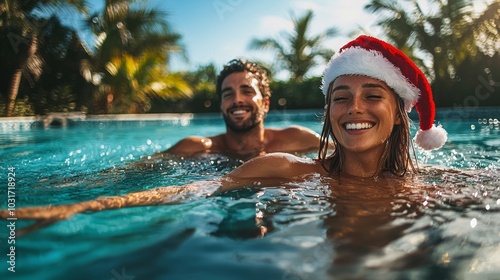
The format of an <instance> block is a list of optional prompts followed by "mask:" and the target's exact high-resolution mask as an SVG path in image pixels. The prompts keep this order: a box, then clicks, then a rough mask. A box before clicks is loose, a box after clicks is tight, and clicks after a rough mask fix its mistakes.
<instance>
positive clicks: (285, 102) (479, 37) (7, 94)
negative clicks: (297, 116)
mask: <svg viewBox="0 0 500 280" xmlns="http://www.w3.org/2000/svg"><path fill="white" fill-rule="evenodd" d="M146 4H147V3H145V1H134V0H128V1H127V0H106V1H105V6H104V8H103V10H102V11H99V12H98V13H96V14H93V15H89V14H88V12H87V11H88V8H87V7H86V2H85V1H84V0H81V1H77V0H71V1H70V0H48V1H39V0H23V1H18V0H2V2H1V3H0V61H2V63H1V64H0V77H2V81H1V83H0V94H1V98H0V114H1V115H3V116H23V115H34V114H35V115H43V114H47V113H49V112H71V111H78V112H84V113H90V114H102V113H146V112H149V113H164V112H218V111H219V106H218V105H219V101H218V96H217V94H216V93H215V78H216V75H217V72H218V69H220V67H222V65H212V64H210V65H204V66H200V67H199V68H198V69H197V70H195V71H192V72H187V73H175V72H171V71H170V70H169V60H170V58H171V56H172V55H174V54H176V55H180V56H183V57H187V55H188V54H186V53H185V51H184V47H183V46H182V44H181V40H182V36H181V34H178V33H176V32H175V31H173V30H171V25H170V24H169V22H168V21H167V19H168V16H169V15H168V14H166V13H165V12H163V11H159V10H158V9H148V8H145V7H146ZM423 4H425V5H423ZM423 7H426V9H424V8H423ZM365 11H367V12H370V13H373V14H376V15H377V16H378V18H379V20H378V22H377V24H378V26H380V27H381V28H382V29H383V30H384V37H383V38H382V39H385V40H388V41H389V42H391V43H393V44H394V45H395V46H397V47H399V48H401V49H402V50H403V51H405V52H406V53H407V54H408V55H409V56H410V57H411V58H413V59H414V60H415V61H416V62H417V64H419V66H420V67H421V68H422V69H423V70H424V72H425V73H426V75H427V76H428V77H429V79H430V80H431V82H432V87H433V90H434V94H435V101H436V105H437V106H442V107H454V108H456V109H457V110H460V109H461V108H463V107H478V106H500V94H498V87H499V86H500V49H499V46H500V34H499V26H500V1H498V0H495V1H490V4H489V5H488V6H487V7H486V9H484V10H482V11H475V10H474V9H473V1H472V0H447V1H445V0H422V1H414V0H404V1H394V0H372V1H371V2H369V3H368V4H367V5H366V6H365ZM61 14H66V15H68V14H70V15H71V14H73V15H74V14H77V15H81V16H84V17H85V18H86V19H87V20H86V28H88V29H89V30H91V31H92V32H93V34H94V35H95V36H96V38H98V40H97V43H96V45H95V46H92V47H93V48H92V49H94V51H92V52H91V51H89V49H90V48H89V47H87V46H86V45H85V44H84V43H83V42H82V40H81V39H80V38H79V37H78V33H77V31H76V30H75V28H76V27H68V26H64V25H63V24H62V23H61V18H60V17H59V16H60V15H61ZM313 18H314V17H313V12H312V11H307V12H305V13H304V14H303V15H301V16H298V17H294V16H292V17H291V21H292V23H293V26H294V30H293V31H292V32H290V33H280V34H283V37H281V38H280V37H277V38H260V39H259V38H254V39H253V40H251V42H250V43H249V47H250V48H252V49H258V50H262V51H272V52H274V54H275V57H276V61H259V63H260V64H262V65H264V66H265V68H267V69H269V70H270V72H271V73H270V74H271V75H270V76H271V77H272V74H273V72H275V71H273V68H274V69H286V70H287V71H288V72H289V73H288V74H289V77H290V78H289V79H288V80H274V81H273V82H272V83H271V89H272V91H273V93H272V97H271V108H272V109H277V110H283V109H305V108H322V107H323V105H324V97H323V95H322V94H321V91H320V89H319V86H320V81H321V77H314V76H311V75H310V74H309V73H310V70H311V69H312V68H313V67H315V66H318V65H319V66H321V65H323V64H325V63H326V61H327V60H328V59H329V58H330V57H331V55H332V54H333V53H334V51H335V50H332V49H328V48H325V47H324V46H323V43H324V41H325V40H326V39H328V38H332V37H335V36H337V35H338V32H337V31H336V29H335V28H327V27H325V31H324V32H322V33H320V34H317V35H311V34H309V30H310V25H311V22H312V20H313Z"/></svg>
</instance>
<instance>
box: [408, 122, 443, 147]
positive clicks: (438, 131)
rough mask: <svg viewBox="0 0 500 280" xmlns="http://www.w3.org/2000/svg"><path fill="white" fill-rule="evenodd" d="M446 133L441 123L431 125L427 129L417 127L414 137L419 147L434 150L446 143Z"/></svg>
mask: <svg viewBox="0 0 500 280" xmlns="http://www.w3.org/2000/svg"><path fill="white" fill-rule="evenodd" d="M447 135H448V133H447V132H446V130H444V128H442V127H441V125H438V126H435V125H432V127H431V129H429V130H421V129H419V130H418V131H417V134H416V135H415V138H414V139H415V142H416V143H417V145H418V146H419V147H420V148H422V149H425V150H434V149H439V148H441V147H442V146H443V145H444V143H446V139H447V138H448V136H447Z"/></svg>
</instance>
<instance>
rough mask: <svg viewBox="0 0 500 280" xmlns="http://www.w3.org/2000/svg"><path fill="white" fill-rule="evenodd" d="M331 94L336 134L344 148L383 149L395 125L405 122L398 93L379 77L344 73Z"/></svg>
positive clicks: (331, 117) (345, 149)
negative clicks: (399, 112)
mask: <svg viewBox="0 0 500 280" xmlns="http://www.w3.org/2000/svg"><path fill="white" fill-rule="evenodd" d="M329 94H330V95H331V98H330V102H331V104H330V111H329V117H330V121H331V124H332V130H333V134H334V135H335V137H336V139H337V140H338V143H339V144H340V145H341V146H342V147H343V149H344V151H346V152H369V151H372V150H375V151H379V152H380V151H383V149H384V146H385V144H384V143H385V142H386V141H387V139H388V138H389V136H390V135H391V132H392V130H393V127H394V125H396V124H400V123H401V119H400V118H399V116H398V109H397V103H396V96H395V93H394V92H393V91H392V90H391V89H390V88H389V87H388V86H387V85H386V84H385V83H384V82H382V81H379V80H377V79H373V78H369V77H366V76H359V75H344V76H340V77H338V78H337V79H335V81H334V82H333V86H332V87H331V91H330V92H329Z"/></svg>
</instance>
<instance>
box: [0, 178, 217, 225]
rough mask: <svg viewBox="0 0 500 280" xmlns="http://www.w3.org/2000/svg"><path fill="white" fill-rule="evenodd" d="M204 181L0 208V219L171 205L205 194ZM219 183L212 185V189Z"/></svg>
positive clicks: (60, 216)
mask: <svg viewBox="0 0 500 280" xmlns="http://www.w3.org/2000/svg"><path fill="white" fill-rule="evenodd" d="M201 185H202V182H198V183H193V184H189V185H186V186H183V187H175V186H168V187H159V188H155V189H151V190H146V191H140V192H134V193H129V194H125V195H122V196H107V197H101V198H97V199H94V200H88V201H82V202H77V203H73V204H64V205H57V206H40V207H27V208H20V209H16V210H15V211H14V212H13V214H14V215H11V211H8V210H1V211H0V218H2V219H6V218H9V217H10V218H17V219H19V220H63V219H68V218H69V217H71V216H73V215H74V214H77V213H83V212H88V211H91V212H97V211H103V210H109V209H118V208H125V207H133V206H147V205H159V204H169V203H175V202H179V201H182V200H184V199H185V198H186V196H188V195H190V194H194V193H197V194H202V193H203V192H202V191H200V189H201ZM218 186H219V185H218V184H215V182H214V184H213V187H212V188H207V189H208V190H210V189H211V192H213V190H214V189H216V188H217V187H218Z"/></svg>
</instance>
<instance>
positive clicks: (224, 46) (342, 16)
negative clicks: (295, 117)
mask: <svg viewBox="0 0 500 280" xmlns="http://www.w3.org/2000/svg"><path fill="white" fill-rule="evenodd" d="M333 2H334V3H335V4H334V3H333ZM368 2H369V0H349V1H331V0H308V1H304V0H273V1H269V0H254V1H243V0H185V1H178V0H152V2H151V4H152V7H160V8H161V9H164V10H166V11H167V12H168V13H169V14H170V16H169V18H168V21H169V22H170V23H171V24H172V26H173V28H174V30H175V31H176V32H178V33H180V34H181V35H182V36H183V39H182V43H183V44H184V46H185V47H186V50H187V54H188V58H189V62H188V63H186V62H183V61H182V60H180V59H174V60H172V68H173V70H193V69H196V67H197V66H200V65H206V64H208V63H211V62H213V63H215V65H216V66H217V67H219V69H220V67H222V65H224V64H225V63H226V62H228V61H230V60H231V59H233V58H237V57H244V58H248V59H257V58H258V59H260V60H263V61H269V62H270V61H272V53H270V52H265V51H256V50H249V48H248V45H249V44H250V41H251V40H252V39H254V38H269V37H272V38H276V39H279V38H281V37H280V33H281V32H283V31H291V30H292V28H293V26H292V23H291V19H290V15H291V14H294V15H295V16H300V15H303V14H304V12H305V11H306V10H307V9H312V10H313V11H314V18H313V20H312V24H311V28H312V29H311V30H310V32H311V33H310V34H311V35H316V34H318V33H320V32H322V31H324V30H326V29H327V28H329V27H337V28H338V29H339V31H340V34H339V37H338V38H335V39H334V40H331V41H329V42H327V45H326V46H325V47H329V48H333V49H334V50H335V51H337V50H338V49H339V48H340V47H341V46H342V45H343V44H345V43H347V42H348V41H349V40H350V39H351V38H353V35H352V34H351V33H352V32H353V31H358V32H359V29H360V28H363V29H364V30H366V31H367V32H369V33H370V34H371V35H377V34H376V32H375V30H376V28H375V27H374V26H373V22H374V19H375V17H374V16H373V15H370V14H368V13H366V12H364V11H363V6H364V5H365V4H367V3H368ZM321 71H322V69H316V71H315V72H317V73H319V74H320V73H321Z"/></svg>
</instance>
